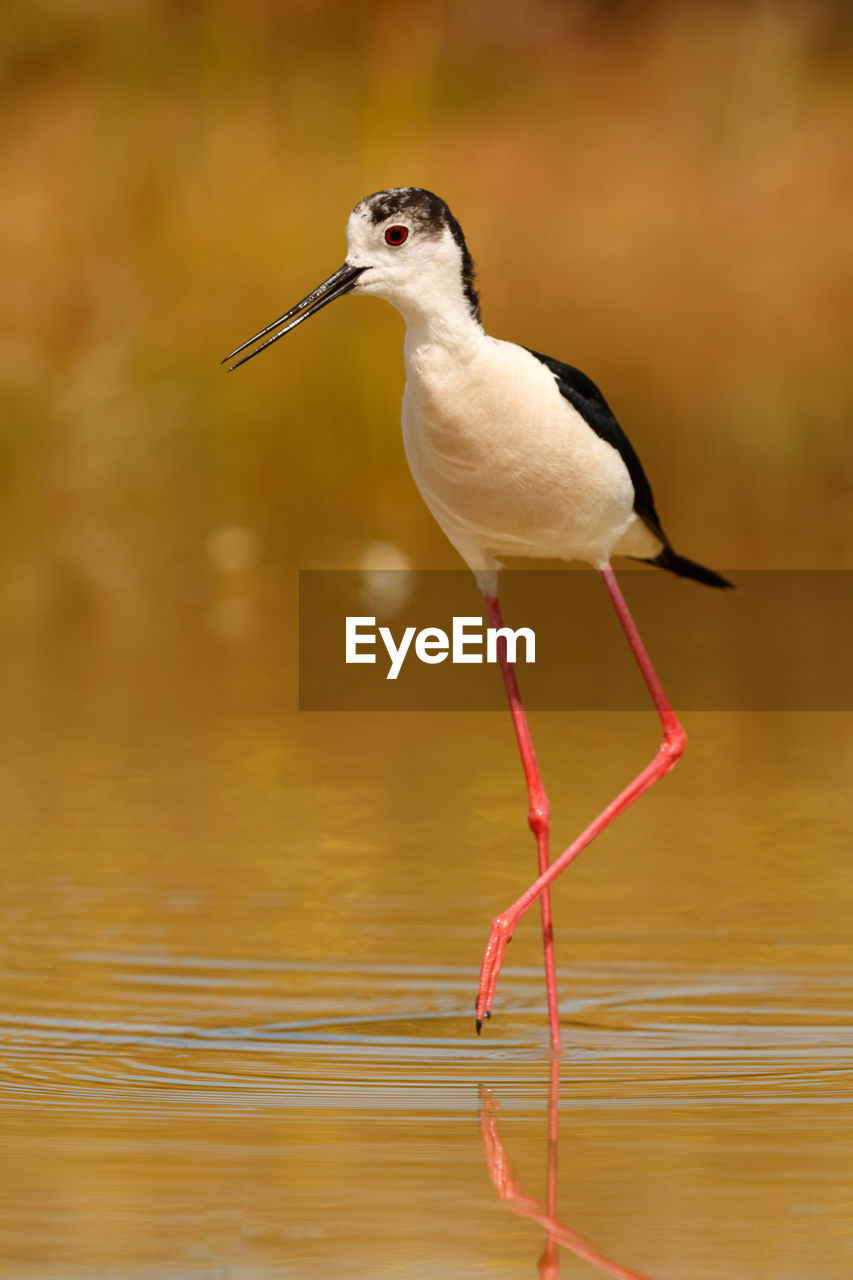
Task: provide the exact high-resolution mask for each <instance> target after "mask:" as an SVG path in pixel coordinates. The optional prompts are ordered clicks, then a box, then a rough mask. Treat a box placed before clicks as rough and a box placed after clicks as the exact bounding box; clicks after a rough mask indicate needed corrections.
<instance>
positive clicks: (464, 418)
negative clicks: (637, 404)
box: [403, 335, 636, 569]
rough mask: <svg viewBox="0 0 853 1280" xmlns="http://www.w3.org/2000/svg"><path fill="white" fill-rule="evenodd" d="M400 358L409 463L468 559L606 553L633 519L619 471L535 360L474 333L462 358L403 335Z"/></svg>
mask: <svg viewBox="0 0 853 1280" xmlns="http://www.w3.org/2000/svg"><path fill="white" fill-rule="evenodd" d="M406 369H407V373H408V382H407V385H406V391H405V394H404V397H403V440H404V443H405V448H406V456H407V458H408V461H409V466H410V467H411V470H412V475H413V476H414V479H415V483H416V484H417V486H418V488H419V489H420V491H421V493H422V495H423V497H424V500H425V502H426V503H427V505H428V507H429V508H430V510H431V511H432V513H433V515H434V516H435V518H436V520H437V521H438V523H439V524H440V525H441V527H442V529H443V530H444V532H445V533H446V534H447V537H448V538H449V539H450V541H451V542H452V543H453V544H454V546H455V547H456V548H457V550H458V551H459V552H460V554H461V555H462V556H463V557H464V558H465V559H466V560H467V562H468V563H469V564H470V565H471V567H472V568H474V569H477V568H492V567H495V563H496V560H497V558H498V557H500V556H502V555H522V556H541V557H549V558H550V557H557V558H560V559H566V560H573V559H576V560H585V561H588V562H590V563H592V564H595V565H601V564H603V563H605V562H606V561H607V560H608V559H609V557H610V554H611V552H612V551H613V549H614V547H615V546H616V544H617V543H618V542H619V540H620V539H621V538H622V537H623V535H624V534H625V533H626V531H627V530H628V529H629V527H630V526H632V525H633V524H634V523H636V517H635V516H634V514H633V503H634V489H633V485H632V483H631V479H630V476H629V475H628V470H627V468H626V466H625V464H624V462H623V461H622V458H621V457H620V455H619V453H618V451H617V450H616V449H615V448H613V446H612V445H609V444H608V443H607V442H606V441H605V440H602V439H601V438H600V437H599V436H597V435H596V434H595V432H594V431H593V430H592V428H591V427H589V426H588V425H587V423H586V422H585V421H584V419H583V418H582V417H581V415H580V414H579V413H578V412H577V410H575V409H574V408H573V407H572V405H570V404H569V402H568V401H567V400H565V399H564V398H563V396H562V395H561V394H560V391H559V388H558V387H557V383H556V381H555V379H554V376H553V374H552V373H551V372H550V371H549V370H548V369H547V368H546V366H545V365H543V364H542V363H541V361H539V360H537V359H536V357H535V356H532V355H531V354H530V352H529V351H525V350H524V348H523V347H518V346H516V345H515V344H514V343H511V342H500V341H498V340H497V339H495V338H490V337H488V336H487V335H482V340H481V341H479V342H478V343H476V344H473V345H472V348H471V349H470V356H469V358H468V359H467V360H462V359H460V353H459V352H458V351H448V350H447V349H446V348H443V347H441V346H421V347H418V348H414V349H412V350H410V349H409V348H408V345H407V350H406Z"/></svg>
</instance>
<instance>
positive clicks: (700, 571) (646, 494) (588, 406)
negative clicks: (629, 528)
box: [527, 347, 732, 587]
mask: <svg viewBox="0 0 853 1280" xmlns="http://www.w3.org/2000/svg"><path fill="white" fill-rule="evenodd" d="M527 350H528V351H530V354H531V355H532V356H535V357H536V359H537V360H541V361H542V363H543V364H544V365H545V367H546V369H550V370H551V372H552V373H553V375H554V377H555V379H556V381H557V386H558V387H559V388H560V394H561V395H563V396H565V398H566V399H567V400H568V402H569V404H570V405H573V406H574V408H575V409H577V411H578V413H579V414H580V415H581V417H582V418H583V420H584V422H586V423H587V424H588V426H590V427H592V429H593V431H594V432H595V434H596V435H597V436H600V437H601V439H602V440H606V441H607V443H608V444H612V445H613V448H614V449H616V450H617V451H618V452H619V455H620V457H621V458H622V461H623V462H624V463H625V466H626V467H627V468H628V475H629V476H630V477H631V484H632V485H633V486H634V510H635V511H636V513H637V515H638V516H639V517H640V519H641V520H642V521H643V523H644V524H645V525H647V526H648V528H649V529H651V531H652V533H653V534H654V535H655V537H656V538H660V540H661V542H662V543H663V550H662V551H661V552H660V554H659V555H657V556H655V557H654V559H652V560H649V561H648V563H649V564H656V565H657V566H658V568H660V569H668V570H669V572H670V573H676V574H678V576H679V577H681V578H695V580H696V581H697V582H704V583H705V585H706V586H708V587H730V586H731V585H732V584H731V583H730V582H729V581H728V579H727V578H724V577H722V575H721V574H719V573H716V572H715V571H714V570H713V569H706V567H705V565H703V564H697V563H696V561H695V560H688V559H687V557H686V556H680V555H678V554H677V553H676V552H675V551H673V549H672V547H671V546H670V542H669V538H668V537H667V536H666V534H665V533H664V531H663V529H662V528H661V523H660V517H659V516H658V513H657V511H656V510H655V500H654V498H653V496H652V486H651V485H650V484H649V481H648V478H647V476H646V473H645V471H644V470H643V464H642V463H641V462H640V459H639V458H638V457H637V455H636V453H635V452H634V446H633V445H632V444H631V441H630V440H629V439H628V437H627V436H626V435H625V432H624V431H623V430H622V428H621V427H620V426H619V423H618V422H617V421H616V419H615V418H614V416H613V414H612V412H611V410H610V406H609V405H608V403H607V401H606V400H605V399H604V396H603V395H602V394H601V392H600V391H599V389H598V387H597V386H596V385H595V383H594V382H593V380H592V378H588V377H587V376H586V374H585V373H581V371H580V369H575V368H574V366H573V365H570V364H563V363H562V361H560V360H552V359H551V357H550V356H543V355H541V354H540V352H538V351H531V350H530V347H528V348H527Z"/></svg>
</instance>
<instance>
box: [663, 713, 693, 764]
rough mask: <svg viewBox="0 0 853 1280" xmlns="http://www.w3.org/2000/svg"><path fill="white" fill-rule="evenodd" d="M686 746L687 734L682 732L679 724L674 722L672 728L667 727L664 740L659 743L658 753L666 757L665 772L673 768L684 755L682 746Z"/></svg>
mask: <svg viewBox="0 0 853 1280" xmlns="http://www.w3.org/2000/svg"><path fill="white" fill-rule="evenodd" d="M686 746H687V734H686V733H685V732H684V730H683V729H682V727H681V725H680V724H676V725H675V727H674V728H671V729H667V731H666V734H665V735H664V740H663V742H662V743H661V744H660V754H661V755H662V756H665V757H666V759H667V772H669V770H670V769H674V768H675V766H676V765H677V764H678V762H679V760H680V759H681V757H682V756H683V755H684V748H685V747H686Z"/></svg>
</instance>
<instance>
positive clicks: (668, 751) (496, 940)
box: [477, 564, 687, 1031]
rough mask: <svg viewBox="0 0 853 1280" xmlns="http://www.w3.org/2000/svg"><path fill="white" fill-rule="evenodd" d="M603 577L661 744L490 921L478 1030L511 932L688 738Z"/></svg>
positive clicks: (607, 574)
mask: <svg viewBox="0 0 853 1280" xmlns="http://www.w3.org/2000/svg"><path fill="white" fill-rule="evenodd" d="M601 575H602V577H603V578H604V585H605V586H606V587H607V590H608V591H609V593H610V598H611V600H612V601H613V605H614V608H615V609H616V613H617V616H618V618H619V621H620V622H621V624H622V629H623V631H624V632H625V636H626V638H627V640H628V643H629V645H630V646H631V652H632V653H633V655H634V657H635V658H636V660H637V664H638V666H639V668H640V671H641V672H642V673H643V679H644V680H645V682H646V686H647V688H648V690H649V693H650V694H651V695H652V701H653V702H654V704H655V708H656V709H657V713H658V715H659V716H660V719H661V723H662V725H663V740H662V741H661V744H660V747H659V748H658V751H657V754H656V756H655V758H654V760H652V762H651V763H650V764H648V765H646V767H645V769H644V770H643V771H642V773H639V774H638V775H637V777H636V778H635V779H634V781H633V782H631V783H630V784H629V785H628V786H627V787H626V788H625V790H624V791H622V792H620V793H619V795H618V796H617V797H616V799H615V800H612V801H611V802H610V804H609V805H608V806H607V808H606V809H604V810H603V811H602V812H601V813H600V814H599V815H598V817H597V818H596V819H595V820H594V821H593V822H591V823H590V825H589V826H588V827H587V828H586V830H585V831H582V832H581V834H580V835H579V836H578V838H577V839H576V840H575V841H574V843H573V844H570V845H569V847H568V849H566V850H565V852H564V853H562V854H561V855H560V857H559V858H557V860H556V861H555V862H552V863H551V865H550V867H548V869H547V870H546V871H545V872H544V873H542V874H540V876H539V879H538V880H536V881H535V882H534V883H533V884H532V885H531V886H530V888H529V889H528V890H527V892H526V893H523V894H522V895H521V897H520V898H519V899H518V901H517V902H514V903H513V905H512V906H511V907H510V908H509V910H508V911H505V912H504V913H503V915H500V916H497V917H496V918H495V919H494V920H493V921H492V932H491V934H490V936H489V942H488V945H487V947H486V954H485V956H484V957H483V967H482V969H481V970H480V989H479V991H478V993H477V1030H478V1031H479V1029H480V1027H481V1026H482V1023H483V1019H484V1018H488V1017H489V1016H490V1014H491V1008H492V1001H493V1000H494V995H495V987H496V985H497V981H498V974H499V973H500V969H501V965H502V963H503V958H504V952H505V951H506V944H507V943H508V942H509V940H510V938H511V937H512V931H513V929H514V928H515V926H516V925H517V924H518V922H519V920H520V919H521V917H522V916H523V915H524V913H525V912H526V911H528V910H529V908H530V907H531V906H532V905H533V903H534V902H535V901H536V899H537V898H538V897H540V896H541V895H542V894H544V893H545V892H546V890H547V889H548V887H549V886H550V884H551V882H552V881H554V880H556V878H557V876H558V875H560V873H561V872H562V871H565V869H566V867H567V866H568V865H569V863H570V862H574V860H575V858H576V857H577V856H578V854H579V853H581V852H582V851H583V850H584V849H585V848H586V847H587V845H588V844H590V843H591V842H592V841H593V840H594V839H595V837H596V836H597V835H598V834H599V832H601V831H603V830H604V828H605V827H606V826H608V825H609V824H610V823H611V822H612V821H613V819H614V818H615V817H617V816H618V815H619V814H620V813H621V812H622V811H623V809H627V808H628V805H629V804H632V803H633V801H634V800H636V799H637V797H638V796H641V795H642V794H643V792H644V791H648V789H649V787H651V786H652V785H653V784H654V783H655V782H657V780H658V778H662V777H663V775H664V774H665V773H669V771H670V770H671V769H674V768H675V766H676V765H677V764H678V761H679V760H680V759H681V755H682V752H683V751H684V745H685V743H686V741H687V735H686V734H685V732H684V730H683V729H682V727H681V725H680V724H679V723H678V720H677V718H676V715H675V712H674V711H673V709H672V707H671V706H670V705H669V701H668V699H667V697H666V694H665V693H664V691H663V687H662V686H661V682H660V680H659V679H658V677H657V672H656V671H655V669H654V667H653V666H652V662H651V659H650V658H649V655H648V654H647V653H646V650H645V647H644V645H643V642H642V640H641V639H640V633H639V632H638V631H637V628H636V626H635V625H634V620H633V618H632V617H631V614H630V613H629V611H628V606H627V604H626V603H625V598H624V596H623V595H622V592H621V590H620V588H619V584H618V582H617V581H616V575H615V574H614V572H613V570H612V569H611V567H610V565H609V564H608V565H605V567H604V568H603V569H602V570H601Z"/></svg>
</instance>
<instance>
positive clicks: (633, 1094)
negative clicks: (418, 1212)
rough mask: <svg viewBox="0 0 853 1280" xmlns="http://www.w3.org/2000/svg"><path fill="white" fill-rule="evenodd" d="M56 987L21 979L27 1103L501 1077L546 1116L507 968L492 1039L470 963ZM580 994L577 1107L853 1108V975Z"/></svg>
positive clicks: (468, 1083)
mask: <svg viewBox="0 0 853 1280" xmlns="http://www.w3.org/2000/svg"><path fill="white" fill-rule="evenodd" d="M42 976H43V975H41V974H40V973H39V971H38V970H37V969H34V970H33V971H32V972H29V973H28V972H27V971H26V970H17V971H16V977H17V978H18V979H19V981H18V982H17V983H16V984H15V985H14V987H13V990H14V991H15V992H16V998H15V999H14V1000H13V1001H12V1002H11V1003H10V1004H9V1005H8V1006H7V1008H6V1010H5V1011H4V1014H3V1016H2V1020H0V1036H2V1041H3V1045H4V1050H5V1052H4V1063H3V1067H2V1076H0V1088H2V1089H3V1091H4V1093H5V1094H6V1097H7V1099H9V1100H12V1099H15V1100H17V1102H18V1103H19V1104H20V1103H23V1102H27V1101H29V1102H30V1103H32V1104H35V1105H39V1106H44V1105H50V1104H51V1103H55V1104H57V1105H60V1104H61V1105H63V1106H67V1105H68V1104H69V1102H72V1101H73V1103H74V1104H75V1105H76V1106H77V1107H78V1108H83V1109H86V1108H89V1109H93V1110H97V1111H98V1112H100V1113H102V1114H103V1113H107V1114H108V1113H114V1112H120V1113H121V1112H124V1113H128V1112H134V1113H138V1112H147V1113H152V1114H153V1113H159V1112H161V1111H164V1110H175V1109H178V1110H181V1111H184V1112H187V1111H190V1112H193V1113H203V1112H208V1111H217V1112H221V1110H222V1109H223V1108H226V1109H230V1110H232V1111H235V1112H241V1111H246V1110H251V1109H264V1110H267V1109H270V1108H273V1109H276V1108H277V1109H287V1108H294V1107H298V1108H299V1109H300V1110H303V1111H304V1110H306V1109H311V1108H316V1109H318V1110H328V1109H334V1108H341V1109H346V1110H349V1111H353V1110H356V1111H371V1112H383V1111H392V1112H393V1111H400V1110H405V1111H408V1112H418V1113H421V1114H427V1115H428V1114H433V1115H436V1116H437V1115H439V1114H444V1113H454V1112H459V1111H467V1110H470V1106H471V1091H472V1087H476V1085H477V1083H478V1082H479V1081H481V1080H483V1079H488V1081H489V1083H492V1084H497V1083H499V1085H500V1088H501V1092H502V1097H503V1098H504V1100H505V1101H507V1102H509V1101H510V1100H511V1101H512V1103H513V1105H514V1106H516V1107H521V1108H522V1109H524V1108H528V1109H539V1108H541V1106H542V1105H543V1098H542V1089H541V1082H542V1078H543V1063H544V1062H545V1061H546V1060H547V1059H546V1051H547V1037H546V1033H545V1026H544V1020H543V1015H542V1009H541V1005H542V993H541V978H540V973H539V971H538V969H535V968H529V969H517V968H516V969H513V970H512V971H511V972H507V974H506V975H504V978H503V979H502V991H501V995H502V1006H501V1010H500V1019H499V1020H496V1021H495V1022H494V1023H493V1024H492V1026H490V1027H489V1028H488V1032H489V1033H490V1034H488V1035H487V1036H484V1038H483V1039H482V1040H477V1039H476V1038H475V1037H474V1036H473V1027H472V1021H473V1018H472V1011H471V1003H472V1002H471V992H472V990H473V977H474V975H473V974H472V973H471V971H470V970H468V969H462V968H453V967H448V966H444V967H441V966H436V967H427V966H416V965H411V966H399V965H397V966H394V965H352V964H346V965H344V964H341V965H335V964H324V965H316V964H315V965H308V964H288V963H276V962H270V961H268V962H263V963H254V962H252V961H251V960H231V959H223V958H216V957H175V956H166V955H162V954H148V953H119V952H116V953H104V952H78V953H76V954H74V955H73V956H72V957H71V958H70V959H69V960H68V961H67V963H66V964H64V965H63V982H62V984H61V986H58V987H56V988H55V990H53V991H51V988H50V984H49V983H48V984H46V983H44V982H43V981H41V980H40V979H41V978H42ZM78 979H79V980H80V981H78ZM572 985H573V988H574V989H575V990H576V991H579V992H582V993H583V994H582V995H579V996H577V997H575V998H573V999H568V1000H564V1001H563V1003H562V1006H561V1012H562V1023H563V1027H564V1039H565V1057H564V1066H563V1070H562V1084H561V1090H562V1093H563V1094H564V1096H566V1097H571V1099H572V1103H573V1105H574V1106H589V1107H611V1108H621V1107H626V1106H631V1107H640V1108H659V1107H662V1106H672V1104H673V1103H674V1102H676V1103H677V1102H678V1101H685V1102H687V1101H691V1102H694V1101H699V1102H701V1103H702V1104H704V1105H708V1106H712V1105H738V1104H741V1103H743V1102H749V1104H750V1105H755V1104H757V1103H768V1104H770V1103H778V1102H781V1101H786V1102H788V1103H802V1104H806V1103H807V1104H809V1105H810V1106H812V1107H821V1108H826V1107H827V1106H831V1105H832V1104H833V1103H836V1102H841V1101H843V1102H848V1101H849V1099H850V1094H851V1089H850V1085H851V1074H850V1069H849V1064H850V1060H851V1049H853V1027H851V1025H850V1023H849V1018H848V1014H847V1010H848V1009H849V1007H850V994H851V993H850V985H851V984H850V980H849V977H848V975H846V974H845V973H843V972H839V971H834V970H833V971H830V970H826V971H818V970H811V971H809V972H807V973H803V972H799V973H795V972H791V973H780V972H779V970H778V969H776V970H774V971H773V972H771V973H766V972H762V971H760V970H756V971H755V972H752V973H744V972H739V973H736V974H720V973H714V974H712V973H708V972H707V971H704V970H700V971H697V972H696V973H686V974H685V973H684V972H680V973H679V975H678V979H677V980H674V979H673V976H672V974H671V973H668V972H666V971H665V970H663V969H662V968H659V967H656V966H655V965H653V964H638V963H632V964H631V965H630V966H628V965H618V964H613V965H595V966H586V967H583V966H577V967H575V969H574V970H573V974H572ZM81 990H83V991H85V993H86V1001H85V1003H82V1002H80V1001H79V999H78V1001H77V1002H76V1003H72V1001H71V998H70V997H69V995H68V993H69V992H70V991H73V992H78V991H81ZM413 1009H414V1010H415V1011H414V1012H413ZM342 1010H346V1011H347V1012H342Z"/></svg>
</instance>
